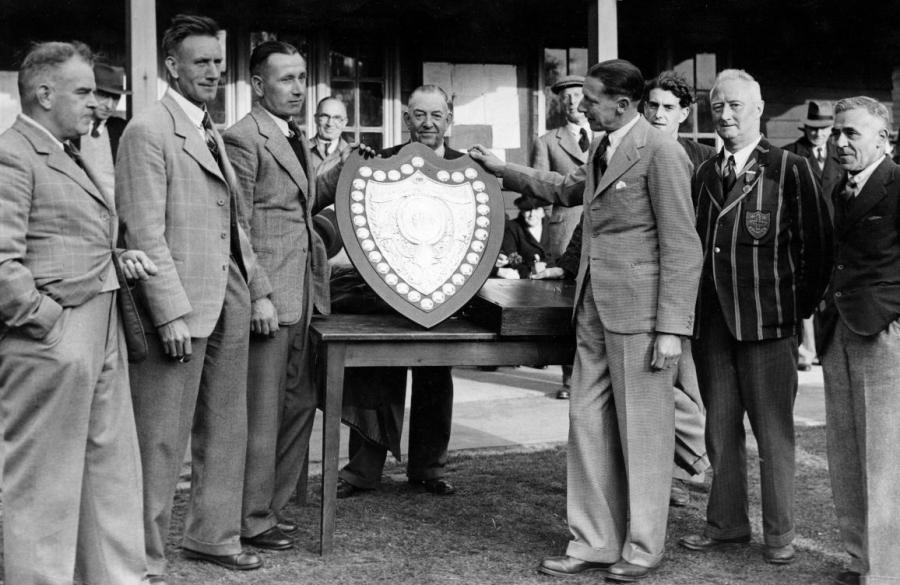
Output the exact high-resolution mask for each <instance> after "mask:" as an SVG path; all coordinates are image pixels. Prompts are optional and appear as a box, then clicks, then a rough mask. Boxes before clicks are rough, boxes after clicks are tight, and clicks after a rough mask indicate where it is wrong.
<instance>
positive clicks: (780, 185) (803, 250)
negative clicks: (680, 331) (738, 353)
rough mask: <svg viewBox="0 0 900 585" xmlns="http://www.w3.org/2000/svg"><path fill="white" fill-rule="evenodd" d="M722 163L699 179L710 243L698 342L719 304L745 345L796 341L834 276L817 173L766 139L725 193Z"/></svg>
mask: <svg viewBox="0 0 900 585" xmlns="http://www.w3.org/2000/svg"><path fill="white" fill-rule="evenodd" d="M721 161H722V155H721V153H720V154H719V155H718V156H716V157H714V158H711V159H709V160H707V161H706V162H704V163H702V164H701V165H700V166H699V167H698V168H697V172H696V173H695V175H694V179H693V187H692V195H693V198H694V206H695V208H696V214H697V233H698V234H699V235H700V240H701V242H702V243H703V277H702V284H701V294H700V295H699V297H698V306H697V315H698V320H697V328H696V329H695V335H697V336H701V335H702V331H703V316H704V303H708V302H715V300H716V299H717V300H718V302H719V303H720V305H721V308H722V313H723V314H724V315H725V320H726V322H727V323H728V328H729V329H730V331H731V334H732V335H734V337H735V339H737V340H739V341H759V340H764V339H777V338H782V337H787V336H789V335H796V334H798V333H799V324H800V321H801V319H802V318H804V317H808V316H809V315H810V314H811V313H812V311H813V309H814V308H815V306H816V304H817V303H818V301H819V299H820V298H821V296H822V292H823V291H824V289H825V285H826V284H827V281H828V276H829V272H830V270H831V253H830V251H831V238H832V234H831V222H830V219H829V217H828V211H827V209H826V207H825V204H824V202H823V199H822V197H821V196H820V194H819V187H818V185H817V183H816V180H815V177H814V175H813V172H812V169H811V168H810V166H809V163H808V162H807V161H806V160H805V159H803V158H801V157H799V156H797V155H794V154H791V153H789V152H787V151H785V150H782V149H780V148H776V147H774V146H772V145H771V144H769V142H768V141H766V139H765V138H763V139H762V140H761V141H760V142H759V145H758V146H757V147H756V149H755V150H754V151H753V153H752V154H751V156H750V158H749V159H748V161H747V164H746V165H745V166H744V169H743V170H742V171H741V173H740V175H739V176H738V180H737V182H736V183H735V185H734V187H733V188H732V190H731V192H730V193H723V192H722V191H723V186H722V177H721V170H720V169H721V164H722V163H721ZM712 291H715V293H714V296H713V292H712ZM714 297H715V298H714Z"/></svg>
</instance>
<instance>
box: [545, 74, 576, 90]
mask: <svg viewBox="0 0 900 585" xmlns="http://www.w3.org/2000/svg"><path fill="white" fill-rule="evenodd" d="M582 85H584V77H583V76H581V75H566V76H565V77H560V78H559V79H558V80H557V82H556V83H554V84H553V85H551V86H550V91H552V92H553V93H556V94H558V93H559V92H561V91H562V90H564V89H566V88H567V87H581V86H582Z"/></svg>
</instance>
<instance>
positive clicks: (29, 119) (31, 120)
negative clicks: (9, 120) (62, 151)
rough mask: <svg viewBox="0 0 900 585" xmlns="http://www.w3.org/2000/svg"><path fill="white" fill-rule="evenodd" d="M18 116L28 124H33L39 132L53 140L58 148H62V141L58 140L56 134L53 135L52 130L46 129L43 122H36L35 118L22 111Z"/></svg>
mask: <svg viewBox="0 0 900 585" xmlns="http://www.w3.org/2000/svg"><path fill="white" fill-rule="evenodd" d="M19 117H20V118H22V120H23V121H25V122H28V123H29V124H31V125H32V126H34V127H35V128H38V129H39V130H40V131H41V132H43V133H44V134H46V135H47V136H49V137H50V140H52V141H53V142H54V144H56V145H57V146H59V147H60V148H63V143H62V142H60V141H59V138H57V137H56V136H54V135H53V133H52V132H50V131H49V130H47V128H45V127H44V126H43V124H41V123H40V122H38V121H37V120H35V119H34V118H32V117H31V116H29V115H28V114H24V113H22V114H19Z"/></svg>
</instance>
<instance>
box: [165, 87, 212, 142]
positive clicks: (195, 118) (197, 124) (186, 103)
mask: <svg viewBox="0 0 900 585" xmlns="http://www.w3.org/2000/svg"><path fill="white" fill-rule="evenodd" d="M169 95H171V96H172V99H174V100H175V103H176V104H178V106H179V107H180V108H181V109H182V110H184V113H185V114H187V117H188V119H189V120H190V121H191V124H193V125H194V128H196V129H197V132H199V133H200V138H202V139H203V142H206V129H204V128H203V116H204V115H205V114H206V108H205V107H203V108H201V107H199V106H197V105H196V104H194V103H193V102H191V101H190V100H188V99H187V98H186V97H184V96H183V95H181V94H180V93H178V92H177V91H175V90H174V89H170V90H169Z"/></svg>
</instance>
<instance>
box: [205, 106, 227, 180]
mask: <svg viewBox="0 0 900 585" xmlns="http://www.w3.org/2000/svg"><path fill="white" fill-rule="evenodd" d="M203 134H204V135H205V136H206V148H208V149H209V152H211V153H212V155H213V158H214V159H216V164H218V165H219V167H220V168H221V166H222V163H221V162H220V161H219V143H218V142H216V134H215V130H213V125H212V120H211V119H210V117H209V112H203Z"/></svg>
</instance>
